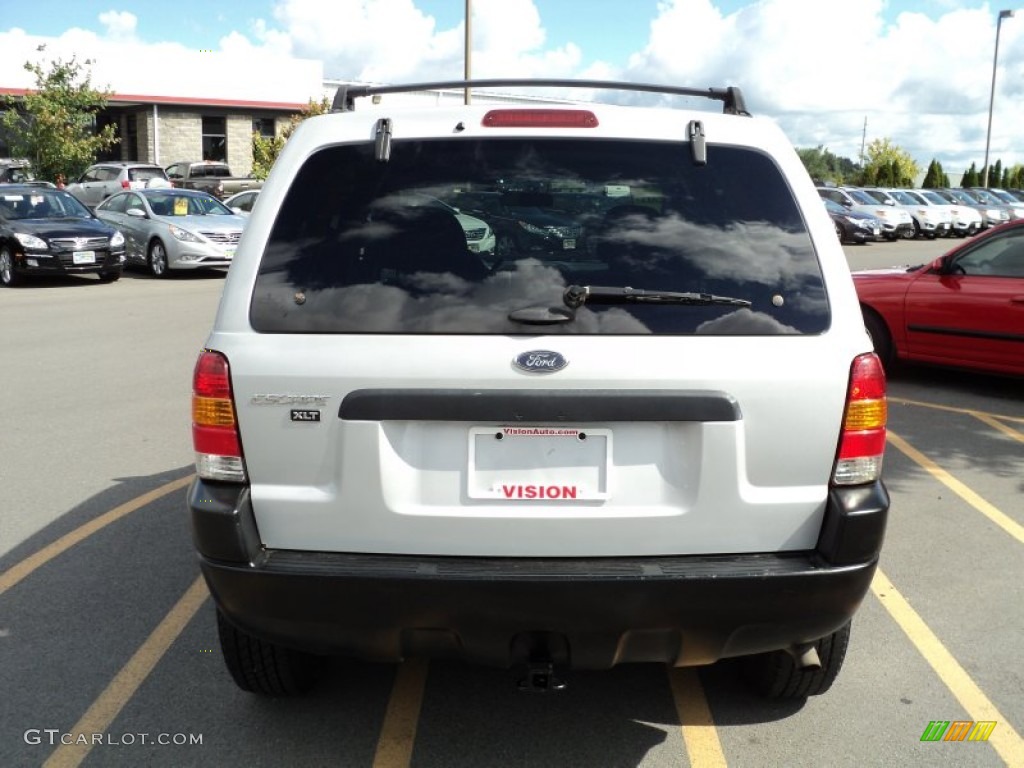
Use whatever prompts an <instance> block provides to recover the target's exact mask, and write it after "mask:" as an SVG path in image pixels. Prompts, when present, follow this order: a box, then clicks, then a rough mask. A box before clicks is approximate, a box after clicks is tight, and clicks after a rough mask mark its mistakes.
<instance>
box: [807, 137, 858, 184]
mask: <svg viewBox="0 0 1024 768" xmlns="http://www.w3.org/2000/svg"><path fill="white" fill-rule="evenodd" d="M796 153H797V154H798V155H799V156H800V161H801V162H802V163H803V164H804V168H806V169H807V173H808V175H809V176H810V177H811V178H812V179H814V181H815V182H816V183H823V182H832V183H834V184H844V183H847V182H849V181H850V180H851V179H853V178H854V177H855V176H856V175H857V173H858V171H859V168H858V167H857V166H856V165H855V164H854V162H853V161H852V160H849V159H847V158H845V157H839V156H838V155H835V154H833V153H832V152H829V151H828V150H827V149H825V148H824V147H823V146H821V145H820V144H819V145H818V146H817V147H814V148H813V149H807V148H805V149H797V151H796Z"/></svg>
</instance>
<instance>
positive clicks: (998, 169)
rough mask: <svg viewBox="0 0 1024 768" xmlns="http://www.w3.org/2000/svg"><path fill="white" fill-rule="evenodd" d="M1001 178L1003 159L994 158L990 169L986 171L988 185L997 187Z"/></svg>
mask: <svg viewBox="0 0 1024 768" xmlns="http://www.w3.org/2000/svg"><path fill="white" fill-rule="evenodd" d="M1002 178H1003V161H1002V160H996V161H995V162H994V163H993V164H992V170H990V171H989V172H988V185H989V186H990V187H998V186H999V182H1000V181H1001V180H1002Z"/></svg>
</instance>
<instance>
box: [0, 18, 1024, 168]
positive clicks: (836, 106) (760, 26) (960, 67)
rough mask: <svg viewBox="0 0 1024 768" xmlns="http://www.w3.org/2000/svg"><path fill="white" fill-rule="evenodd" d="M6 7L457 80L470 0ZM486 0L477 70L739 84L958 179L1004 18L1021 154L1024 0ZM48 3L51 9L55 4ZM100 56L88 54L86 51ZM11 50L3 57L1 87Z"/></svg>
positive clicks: (195, 42) (837, 149)
mask: <svg viewBox="0 0 1024 768" xmlns="http://www.w3.org/2000/svg"><path fill="white" fill-rule="evenodd" d="M119 1H120V2H123V0H103V2H95V1H94V0H40V1H39V2H37V3H24V2H15V1H14V0H0V9H2V13H0V51H2V50H3V49H4V44H5V37H7V36H8V35H24V34H28V35H32V36H42V37H47V38H54V41H53V44H52V48H50V50H54V51H58V50H59V51H67V50H69V49H70V50H72V51H76V52H78V49H84V48H92V46H99V47H101V48H105V49H107V50H109V47H110V46H117V47H118V48H116V50H124V51H125V52H129V51H130V52H132V54H135V53H136V52H137V51H138V47H142V48H147V47H150V46H153V47H157V46H158V47H160V48H161V50H162V51H164V55H166V52H167V51H168V50H172V51H173V50H174V49H175V48H181V49H182V50H185V51H198V50H218V51H223V52H227V53H237V54H240V55H247V56H252V55H259V54H270V53H272V54H275V55H290V56H295V57H303V58H311V59H317V60H320V61H322V62H323V67H324V75H325V76H326V77H328V78H337V79H350V80H359V81H372V82H414V81H424V80H435V79H457V78H460V77H461V76H462V72H463V45H464V27H463V14H464V11H465V5H466V4H465V1H464V0H330V2H324V0H277V1H273V0H217V2H215V3H210V2H207V0H175V2H171V3H139V2H135V3H131V4H124V5H118V2H119ZM1017 1H1018V2H1020V3H1021V6H1014V5H1012V4H1007V5H990V4H989V3H986V2H976V1H975V0H920V1H916V0H759V2H743V1H742V0H472V8H473V24H472V37H473V58H472V62H473V75H474V77H511V76H515V77H520V76H537V77H581V78H600V79H624V80H632V81H642V82H661V83H673V84H678V85H689V86H699V87H705V86H724V85H738V86H740V87H741V88H742V89H743V91H744V94H745V96H746V98H747V103H748V106H749V108H750V109H751V111H752V112H755V113H758V114H763V115H769V116H771V117H773V118H775V119H776V120H778V121H779V123H780V124H781V125H782V127H783V129H784V130H785V131H786V132H787V134H788V135H789V137H790V139H791V140H792V141H793V143H794V144H795V145H797V146H798V147H814V146H818V145H823V146H824V147H826V148H827V149H828V150H830V151H832V152H834V153H836V154H838V155H841V156H844V157H849V158H851V159H854V160H856V159H857V158H858V157H859V155H860V150H861V143H862V138H863V133H864V125H865V120H866V122H867V131H866V138H867V141H868V142H870V141H871V140H872V139H876V138H882V137H886V138H890V139H891V140H892V141H894V142H895V143H896V144H898V145H900V146H901V147H903V148H904V149H906V150H907V151H908V152H909V153H910V154H911V155H912V156H913V157H914V158H915V159H916V160H917V161H918V162H919V163H920V164H921V165H922V166H926V165H927V164H928V162H930V161H931V160H932V159H933V158H936V159H938V160H939V161H940V162H942V164H943V166H944V168H945V169H946V171H947V173H950V174H951V175H952V174H953V173H959V172H961V171H963V170H964V169H966V167H967V166H968V165H970V163H971V162H972V161H974V162H976V163H977V164H978V165H979V166H980V165H981V163H982V159H983V157H984V149H985V131H986V125H987V119H988V106H989V90H990V87H991V78H992V59H993V52H994V46H995V38H996V19H997V17H998V15H999V11H1000V10H1001V9H1004V8H1006V9H1014V8H1020V11H1019V12H1018V14H1017V15H1016V16H1015V17H1013V18H1007V19H1004V21H1003V23H1002V27H1001V33H1000V43H999V46H1000V47H999V68H998V75H997V83H996V94H995V114H994V119H993V127H992V150H991V154H990V156H991V159H992V160H993V161H995V160H996V159H1001V160H1002V161H1003V163H1004V165H1012V164H1015V163H1024V130H1021V128H1022V126H1024V0H1017ZM44 8H45V13H44V11H43V9H44ZM80 52H81V53H82V54H83V55H89V53H90V51H89V50H81V51H80ZM11 66H12V64H11V62H10V61H7V60H3V59H0V86H3V85H5V82H4V81H5V80H7V79H9V78H8V77H6V76H5V72H4V69H5V68H10V67H11Z"/></svg>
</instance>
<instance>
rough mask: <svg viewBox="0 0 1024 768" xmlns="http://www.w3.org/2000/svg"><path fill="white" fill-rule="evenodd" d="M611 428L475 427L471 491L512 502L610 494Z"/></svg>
mask: <svg viewBox="0 0 1024 768" xmlns="http://www.w3.org/2000/svg"><path fill="white" fill-rule="evenodd" d="M611 450H612V431H611V430H610V429H589V428H584V427H566V426H558V427H543V426H520V425H516V426H508V425H502V426H493V427H471V428H470V430H469V461H468V470H467V489H466V492H467V495H468V496H469V498H471V499H492V500H501V501H512V502H520V503H521V502H538V501H539V502H546V503H551V502H556V503H560V504H564V503H569V504H571V503H573V502H577V501H601V500H605V499H608V498H610V495H611V490H610V466H611V455H612V454H611Z"/></svg>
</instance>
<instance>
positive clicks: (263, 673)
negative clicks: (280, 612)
mask: <svg viewBox="0 0 1024 768" xmlns="http://www.w3.org/2000/svg"><path fill="white" fill-rule="evenodd" d="M217 635H218V636H219V638H220V650H221V653H222V654H223V656H224V663H225V664H226V665H227V668H228V672H230V673H231V677H232V679H234V681H235V684H236V685H237V686H238V687H239V688H241V689H242V690H243V691H249V692H250V693H257V694H260V695H263V696H296V695H298V694H302V693H306V692H307V691H308V690H309V689H310V688H312V687H313V684H314V683H315V681H316V678H317V673H318V671H319V669H320V667H321V665H322V662H323V659H322V658H321V657H319V656H314V655H312V654H309V653H304V652H302V651H296V650H292V649H291V648H284V647H282V646H280V645H276V644H275V643H271V642H268V641H266V640H260V639H258V638H255V637H253V636H252V635H250V634H248V633H246V632H243V631H242V630H240V629H238V628H237V627H236V626H235V625H233V624H231V623H230V622H229V621H228V620H227V619H226V618H225V617H224V614H223V613H221V611H220V609H219V608H218V609H217Z"/></svg>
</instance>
